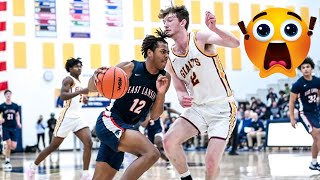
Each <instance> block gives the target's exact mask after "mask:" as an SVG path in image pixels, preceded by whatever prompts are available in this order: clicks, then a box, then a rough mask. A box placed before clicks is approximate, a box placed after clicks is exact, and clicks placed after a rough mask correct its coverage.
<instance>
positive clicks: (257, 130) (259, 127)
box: [247, 113, 266, 150]
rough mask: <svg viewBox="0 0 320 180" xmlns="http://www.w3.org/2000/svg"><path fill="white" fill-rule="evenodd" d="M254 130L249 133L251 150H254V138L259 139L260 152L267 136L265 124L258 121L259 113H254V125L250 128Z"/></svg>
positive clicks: (248, 138)
mask: <svg viewBox="0 0 320 180" xmlns="http://www.w3.org/2000/svg"><path fill="white" fill-rule="evenodd" d="M249 127H251V128H252V130H251V131H250V132H248V133H247V140H248V146H249V150H252V149H253V141H252V139H253V138H256V139H257V146H258V150H261V148H262V147H263V146H262V143H261V141H262V138H263V137H265V136H266V132H265V130H264V125H263V122H262V121H261V120H260V119H258V115H257V113H252V123H251V124H250V126H249Z"/></svg>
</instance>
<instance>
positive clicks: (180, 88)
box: [166, 60, 193, 108]
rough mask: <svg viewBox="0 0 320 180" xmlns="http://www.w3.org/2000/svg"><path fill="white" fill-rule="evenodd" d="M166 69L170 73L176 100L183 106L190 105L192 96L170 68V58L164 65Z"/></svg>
mask: <svg viewBox="0 0 320 180" xmlns="http://www.w3.org/2000/svg"><path fill="white" fill-rule="evenodd" d="M166 71H167V72H169V73H170V75H171V78H172V82H173V86H174V88H175V90H176V92H177V96H178V100H179V103H180V105H181V106H182V107H183V108H186V107H191V105H192V100H193V97H191V96H190V95H189V93H188V91H187V88H186V85H185V83H184V82H183V81H182V80H181V79H179V78H178V76H177V75H176V73H175V72H174V70H173V69H172V65H171V60H169V61H168V63H167V65H166Z"/></svg>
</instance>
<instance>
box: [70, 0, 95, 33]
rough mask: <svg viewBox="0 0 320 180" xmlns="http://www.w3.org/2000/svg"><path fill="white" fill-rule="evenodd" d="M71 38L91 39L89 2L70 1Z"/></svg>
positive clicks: (86, 0) (84, 0)
mask: <svg viewBox="0 0 320 180" xmlns="http://www.w3.org/2000/svg"><path fill="white" fill-rule="evenodd" d="M69 11H70V18H71V24H70V32H71V34H70V36H71V38H90V11H89V0H71V1H70V8H69Z"/></svg>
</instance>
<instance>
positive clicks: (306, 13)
mask: <svg viewBox="0 0 320 180" xmlns="http://www.w3.org/2000/svg"><path fill="white" fill-rule="evenodd" d="M300 16H301V18H302V20H303V21H304V22H305V23H306V24H307V26H308V27H309V21H310V17H309V8H308V7H301V8H300Z"/></svg>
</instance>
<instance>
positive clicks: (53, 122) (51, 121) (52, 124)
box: [47, 113, 57, 144]
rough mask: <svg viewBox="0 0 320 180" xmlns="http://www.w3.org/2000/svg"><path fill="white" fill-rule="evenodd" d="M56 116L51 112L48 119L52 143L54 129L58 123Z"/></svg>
mask: <svg viewBox="0 0 320 180" xmlns="http://www.w3.org/2000/svg"><path fill="white" fill-rule="evenodd" d="M54 116H55V114H54V113H51V114H50V119H48V121H47V124H48V128H49V131H48V133H49V144H50V143H51V140H52V135H53V131H54V128H55V126H56V123H57V119H56V118H55V117H54Z"/></svg>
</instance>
